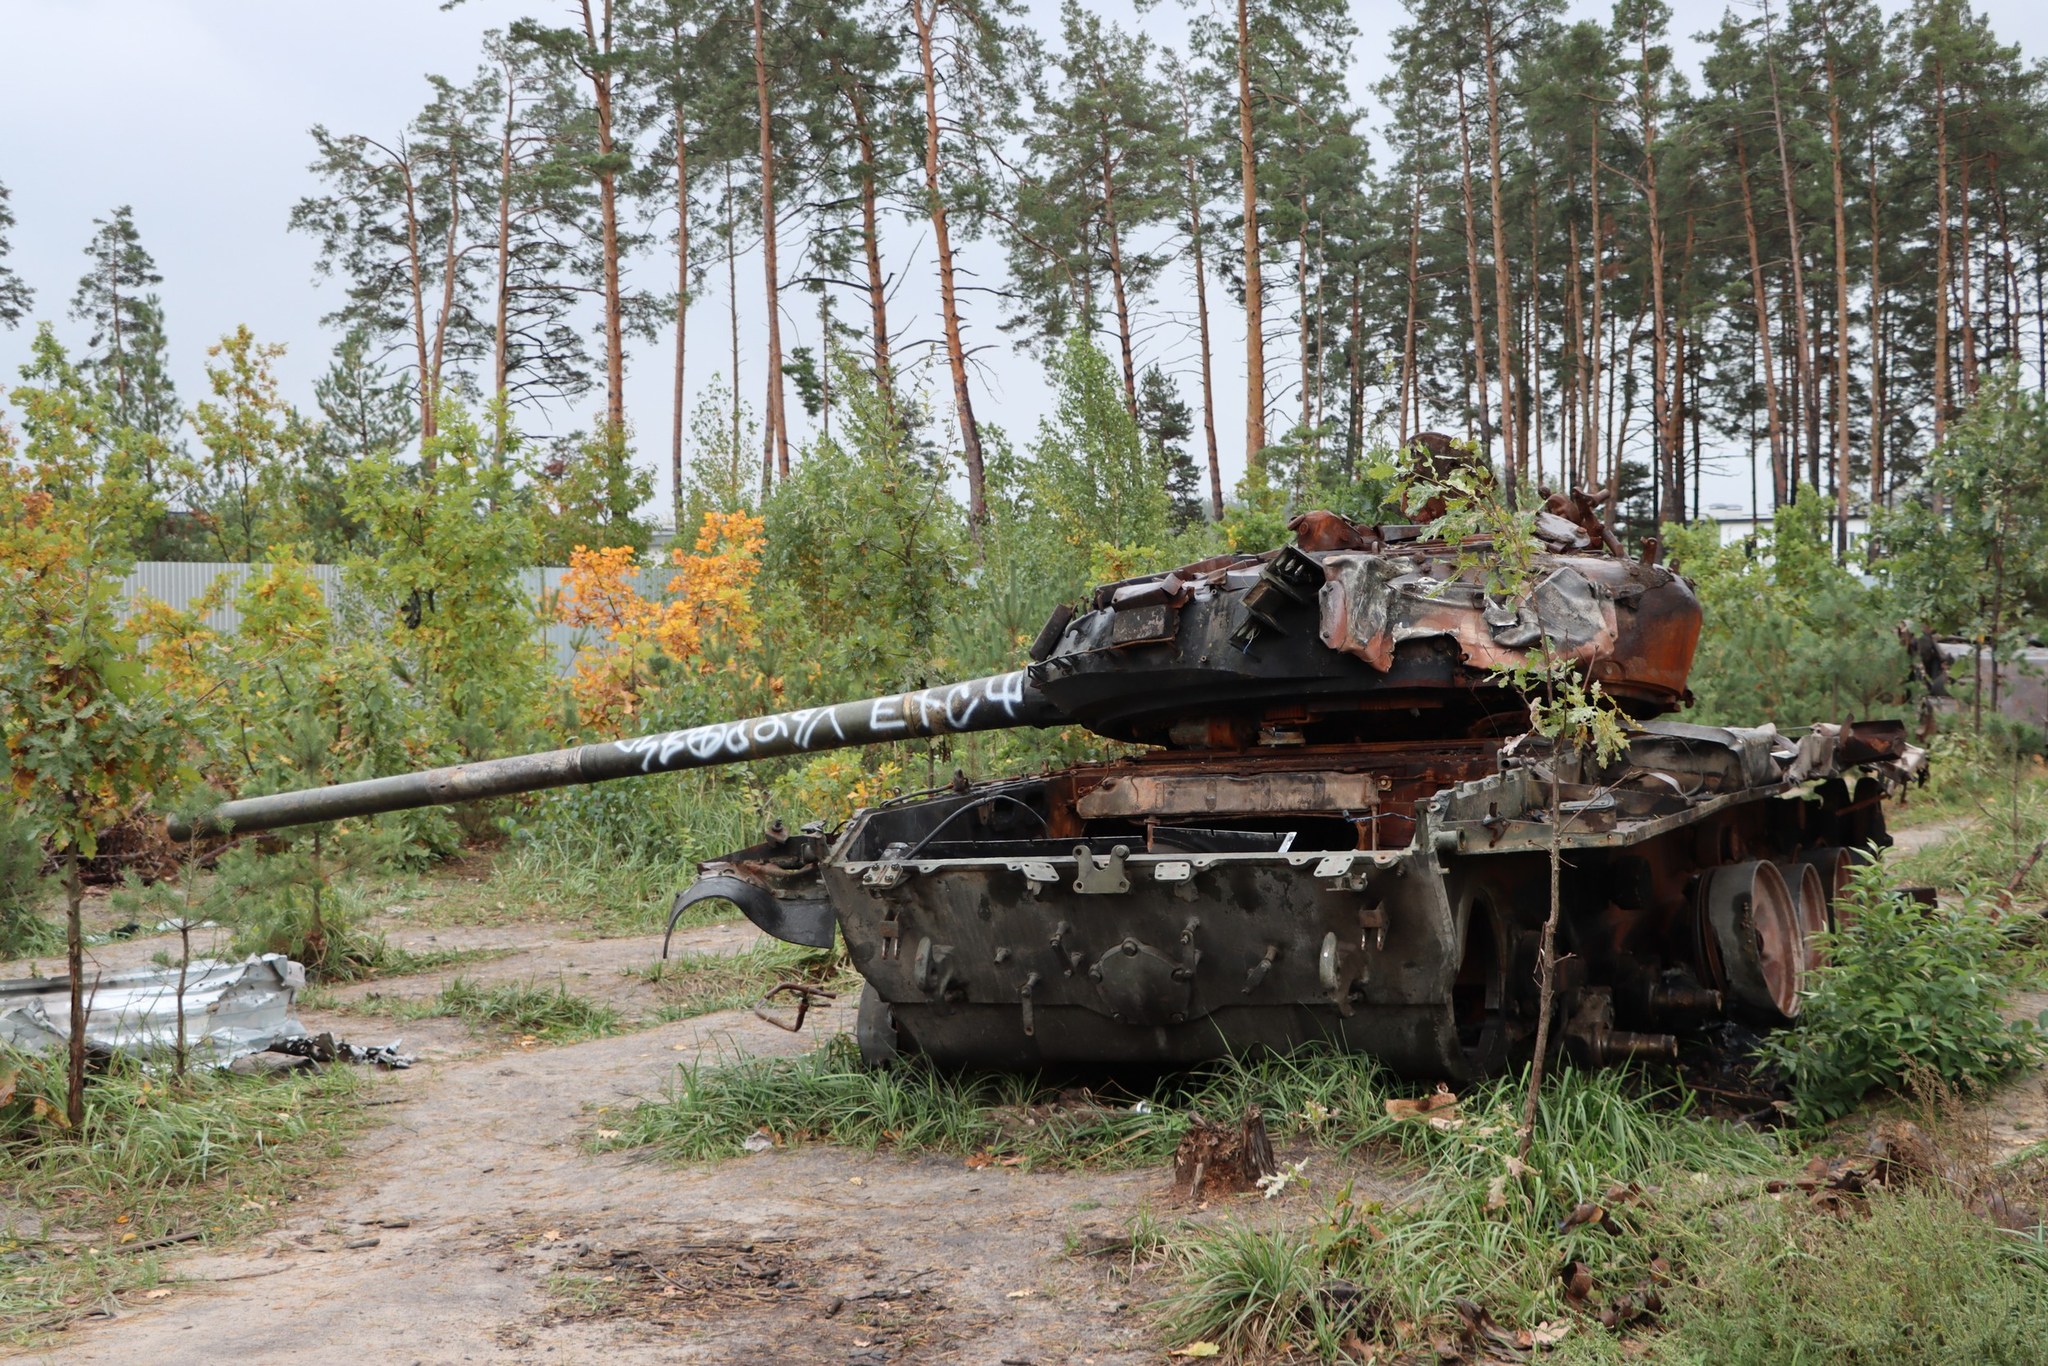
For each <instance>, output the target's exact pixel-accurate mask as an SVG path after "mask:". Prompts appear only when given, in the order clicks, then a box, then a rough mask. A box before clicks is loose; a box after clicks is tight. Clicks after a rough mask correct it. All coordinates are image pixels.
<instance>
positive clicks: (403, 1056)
mask: <svg viewBox="0 0 2048 1366" xmlns="http://www.w3.org/2000/svg"><path fill="white" fill-rule="evenodd" d="M404 1042H405V1040H403V1039H393V1040H392V1041H391V1042H390V1043H385V1044H368V1045H366V1044H358V1043H350V1042H349V1041H348V1040H346V1039H337V1038H335V1037H334V1036H333V1035H332V1034H306V1035H301V1036H300V1037H298V1038H296V1039H285V1040H282V1041H280V1042H278V1043H275V1044H272V1045H271V1051H272V1052H274V1053H289V1054H292V1055H293V1056H295V1057H301V1058H311V1059H312V1060H313V1061H315V1062H353V1063H365V1064H368V1065H370V1066H374V1067H383V1068H388V1069H389V1070H391V1071H393V1072H397V1071H401V1070H403V1069H405V1068H408V1067H410V1066H412V1065H413V1063H414V1061H415V1059H414V1057H413V1055H412V1054H410V1053H401V1052H399V1051H398V1046H399V1045H400V1044H402V1043H404Z"/></svg>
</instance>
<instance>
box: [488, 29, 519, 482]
mask: <svg viewBox="0 0 2048 1366" xmlns="http://www.w3.org/2000/svg"><path fill="white" fill-rule="evenodd" d="M504 73H505V126H504V129H503V131H502V133H501V134H500V136H499V138H498V262H497V264H498V302H497V313H496V317H495V319H494V322H495V327H496V332H497V345H496V346H495V347H494V348H493V355H492V358H491V393H492V394H493V395H494V396H495V397H496V398H497V400H498V401H499V402H500V403H505V402H507V398H506V393H505V390H506V387H507V385H508V383H509V381H510V377H511V373H512V337H511V330H512V329H511V322H512V121H513V119H514V118H515V117H516V115H517V111H518V106H517V103H516V97H517V91H518V85H517V82H516V78H515V76H514V73H513V70H512V63H511V62H510V61H509V60H508V61H506V62H505V63H504ZM504 451H505V432H504V428H503V426H502V424H501V425H500V427H499V430H498V454H499V455H500V456H501V457H502V456H503V455H504Z"/></svg>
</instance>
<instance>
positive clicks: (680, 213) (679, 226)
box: [668, 101, 690, 537]
mask: <svg viewBox="0 0 2048 1366" xmlns="http://www.w3.org/2000/svg"><path fill="white" fill-rule="evenodd" d="M688 128H689V125H688V123H687V122H686V121H685V118H684V110H683V106H682V102H681V101H677V103H676V107H675V135H676V373H675V396H674V398H673V400H672V401H671V405H670V412H669V449H668V464H669V476H670V478H671V480H672V483H671V485H670V488H671V491H672V493H673V494H674V502H675V524H676V534H677V536H679V537H680V536H681V535H682V534H683V397H684V383H683V379H684V370H683V361H684V357H685V355H686V351H685V343H686V342H687V341H688V340H689V331H688V325H689V319H690V141H689V137H688Z"/></svg>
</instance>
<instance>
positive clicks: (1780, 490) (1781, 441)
mask: <svg viewBox="0 0 2048 1366" xmlns="http://www.w3.org/2000/svg"><path fill="white" fill-rule="evenodd" d="M1735 167H1736V180H1737V181H1738V182H1739V183H1740V184H1741V186H1742V230H1743V234H1744V236H1745V237H1747V238H1748V241H1749V282H1750V297H1751V298H1752V299H1753V300H1754V302H1755V304H1756V333H1757V343H1758V346H1759V347H1760V348H1761V350H1762V352H1763V362H1764V363H1763V376H1764V413H1765V415H1766V418H1765V420H1766V424H1767V426H1768V428H1769V431H1770V440H1771V506H1772V507H1774V508H1777V507H1783V506H1784V505H1785V503H1786V501H1787V499H1788V498H1789V496H1790V491H1791V490H1790V486H1789V485H1788V484H1787V483H1786V465H1785V424H1784V419H1783V418H1782V417H1781V416H1780V414H1779V411H1778V377H1777V372H1776V370H1775V369H1773V367H1772V364H1771V361H1772V357H1773V356H1774V355H1775V354H1776V352H1775V351H1774V350H1773V349H1772V347H1771V308H1770V303H1769V301H1768V300H1767V299H1766V298H1765V293H1764V265H1763V249H1762V245H1761V244H1760V243H1759V241H1758V240H1757V231H1756V205H1755V200H1754V197H1753V196H1752V195H1751V193H1750V189H1749V148H1748V147H1747V145H1745V143H1744V142H1743V139H1742V133H1741V131H1740V130H1737V131H1736V133H1735Z"/></svg>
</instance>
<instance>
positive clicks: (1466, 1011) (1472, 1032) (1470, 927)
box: [1451, 877, 1516, 1077]
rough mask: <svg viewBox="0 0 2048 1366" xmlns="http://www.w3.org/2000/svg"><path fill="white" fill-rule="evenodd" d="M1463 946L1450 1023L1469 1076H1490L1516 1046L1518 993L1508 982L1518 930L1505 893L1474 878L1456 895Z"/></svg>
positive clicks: (1502, 1065)
mask: <svg viewBox="0 0 2048 1366" xmlns="http://www.w3.org/2000/svg"><path fill="white" fill-rule="evenodd" d="M1458 899H1459V902H1460V903H1462V904H1460V905H1458V906H1457V908H1456V909H1457V917H1458V924H1459V926H1460V927H1461V931H1462V943H1461V944H1460V949H1459V955H1458V975H1457V976H1456V977H1455V978H1454V979H1452V982H1451V1020H1452V1024H1453V1025H1454V1027H1455V1028H1456V1030H1457V1036H1458V1055H1459V1059H1460V1060H1461V1061H1462V1062H1463V1063H1464V1065H1465V1069H1466V1074H1467V1075H1468V1076H1473V1077H1483V1076H1488V1075H1490V1074H1492V1073H1495V1072H1499V1071H1501V1070H1502V1069H1503V1068H1505V1067H1506V1066H1507V1062H1508V1052H1509V1050H1510V1048H1512V1047H1513V1045H1514V1043H1515V1032H1514V1030H1513V1029H1512V1017H1513V1015H1514V1014H1515V1013H1516V1012H1515V1009H1514V1005H1515V1002H1514V993H1513V990H1512V988H1511V987H1510V984H1509V981H1508V973H1509V967H1510V965H1511V964H1512V963H1513V961H1514V929H1513V926H1512V922H1511V919H1510V912H1509V909H1508V907H1509V899H1508V896H1507V893H1506V891H1505V889H1504V888H1502V887H1500V886H1498V885H1497V884H1495V883H1494V882H1493V881H1492V880H1491V879H1489V878H1483V877H1482V878H1474V879H1472V880H1471V881H1469V882H1467V883H1465V884H1464V886H1463V887H1461V888H1460V889H1459V892H1458Z"/></svg>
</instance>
